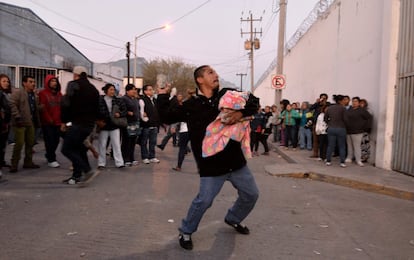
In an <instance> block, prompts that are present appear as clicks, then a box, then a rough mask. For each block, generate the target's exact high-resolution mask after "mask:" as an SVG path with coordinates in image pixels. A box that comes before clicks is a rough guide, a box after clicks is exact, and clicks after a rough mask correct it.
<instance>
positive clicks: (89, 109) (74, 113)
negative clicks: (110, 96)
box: [61, 78, 99, 126]
mask: <svg viewBox="0 0 414 260" xmlns="http://www.w3.org/2000/svg"><path fill="white" fill-rule="evenodd" d="M61 108H62V114H61V117H62V122H63V123H67V122H72V123H73V124H77V125H84V126H93V125H94V124H95V120H96V119H97V118H98V115H99V92H98V90H97V89H96V88H95V86H94V85H92V84H91V83H90V82H89V81H88V79H87V78H80V79H77V80H73V81H70V82H69V83H68V87H67V88H66V95H64V96H63V97H62V105H61Z"/></svg>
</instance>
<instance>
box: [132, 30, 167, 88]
mask: <svg viewBox="0 0 414 260" xmlns="http://www.w3.org/2000/svg"><path fill="white" fill-rule="evenodd" d="M165 28H167V25H164V26H160V27H157V28H154V29H151V30H149V31H146V32H144V33H141V34H140V35H138V36H135V38H134V48H135V51H134V85H135V86H136V84H137V83H136V78H137V41H138V39H139V38H142V37H144V36H145V35H147V34H149V33H152V32H154V31H158V30H162V29H165Z"/></svg>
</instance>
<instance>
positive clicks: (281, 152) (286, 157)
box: [269, 145, 297, 163]
mask: <svg viewBox="0 0 414 260" xmlns="http://www.w3.org/2000/svg"><path fill="white" fill-rule="evenodd" d="M269 146H271V145H269ZM272 146H273V148H274V151H275V152H276V153H278V154H279V155H280V156H281V157H282V158H283V159H285V161H287V162H288V163H297V162H296V161H295V160H293V159H292V158H291V157H290V156H289V155H287V154H286V153H284V152H283V151H282V150H281V149H280V148H279V147H278V146H276V145H272Z"/></svg>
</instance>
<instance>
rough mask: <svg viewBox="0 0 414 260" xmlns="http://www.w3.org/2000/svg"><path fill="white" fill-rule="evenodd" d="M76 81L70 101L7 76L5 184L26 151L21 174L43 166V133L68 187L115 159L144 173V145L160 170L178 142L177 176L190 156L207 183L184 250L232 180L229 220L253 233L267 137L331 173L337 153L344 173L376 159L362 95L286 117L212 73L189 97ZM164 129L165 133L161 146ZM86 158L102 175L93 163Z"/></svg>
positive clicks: (78, 75)
mask: <svg viewBox="0 0 414 260" xmlns="http://www.w3.org/2000/svg"><path fill="white" fill-rule="evenodd" d="M73 75H74V77H73V81H70V82H69V83H68V85H67V88H66V93H65V94H64V95H62V93H61V86H60V83H59V80H58V78H56V77H55V76H53V75H47V76H46V78H45V80H44V82H45V86H44V88H43V89H41V90H39V91H37V90H36V89H35V78H34V77H33V76H24V77H23V80H22V87H21V88H18V89H13V91H12V88H11V86H10V79H9V77H8V76H7V75H5V74H1V75H0V86H1V87H0V130H1V131H0V177H1V176H2V175H1V167H9V171H10V172H11V173H15V172H17V171H18V170H19V161H20V158H21V150H22V149H23V146H24V147H25V156H24V161H23V168H26V169H35V168H39V167H40V166H39V165H38V164H36V163H35V162H33V146H34V144H35V137H36V132H37V129H41V131H42V132H43V137H44V144H45V151H46V153H45V159H46V161H47V165H48V167H52V168H56V167H59V166H60V163H59V162H58V161H57V158H56V150H57V147H58V145H59V143H60V140H61V138H62V139H63V143H62V148H61V152H62V154H63V155H64V156H65V157H67V158H68V159H69V160H70V162H71V163H72V175H71V176H70V177H69V178H67V179H65V180H63V182H64V183H67V184H70V185H73V184H77V183H80V184H82V183H87V182H89V181H91V180H92V179H94V178H95V177H96V176H97V175H98V174H99V172H100V171H99V170H102V169H105V168H106V167H107V156H108V152H109V155H111V156H112V157H113V159H114V164H115V166H116V167H118V168H123V167H132V166H134V165H137V164H138V160H137V159H136V155H135V147H136V145H137V144H138V145H139V146H140V150H141V160H142V162H143V163H144V164H150V163H159V162H160V160H159V159H158V158H157V157H156V150H155V147H158V148H159V149H161V150H164V148H165V146H166V144H167V142H168V140H169V139H170V138H171V137H172V138H173V139H174V145H175V146H178V147H179V151H178V156H177V164H176V166H175V167H173V170H175V171H181V167H182V164H183V160H184V157H185V155H186V154H188V153H189V152H192V153H193V155H194V158H195V161H196V164H197V169H198V172H199V175H200V187H199V192H198V194H197V196H196V197H195V198H194V200H193V201H192V203H191V205H190V208H189V209H188V214H187V216H186V217H185V218H184V219H183V220H182V223H181V226H180V228H179V244H180V246H181V247H183V248H184V249H187V250H191V249H192V248H193V242H192V239H191V235H192V233H194V232H195V231H197V228H198V225H199V223H200V221H201V218H202V217H203V215H204V213H205V211H206V210H207V209H208V208H209V207H210V206H211V205H212V203H213V200H214V198H215V197H216V195H217V194H218V193H219V192H220V190H221V188H222V186H223V184H224V182H225V181H230V182H231V183H232V185H233V187H234V188H236V189H237V192H238V196H239V197H238V199H237V200H236V202H235V203H234V205H233V206H232V207H231V208H230V209H229V210H228V212H227V214H226V216H225V218H224V222H225V223H226V224H228V225H230V226H231V227H232V228H234V229H235V231H237V232H238V233H240V234H244V235H247V234H249V233H250V230H249V229H248V228H247V226H245V225H242V224H241V222H242V221H243V220H244V219H245V218H246V217H247V215H248V214H249V213H250V211H251V210H252V209H253V208H254V205H255V203H256V201H257V199H258V195H259V191H258V188H257V186H256V183H255V180H254V177H253V175H252V174H251V172H250V170H249V168H248V167H247V164H246V158H250V157H252V156H259V153H258V149H259V145H260V143H261V144H262V145H263V147H264V152H263V153H262V155H269V145H268V139H269V137H270V136H272V142H274V143H276V142H280V146H284V147H285V149H291V148H292V149H293V150H296V149H297V146H298V145H299V148H300V149H307V150H309V151H312V150H313V156H314V157H317V158H318V159H319V160H320V161H325V163H326V165H331V163H332V157H333V155H334V154H337V155H339V158H340V165H341V167H345V166H346V165H345V163H349V162H352V161H353V160H355V162H356V163H357V164H358V165H360V166H363V162H364V161H366V160H367V159H368V156H369V150H368V148H369V132H370V130H371V124H372V116H371V114H370V113H369V112H368V110H367V105H368V103H367V101H366V100H363V99H360V98H359V97H353V98H352V105H349V102H350V99H349V97H347V96H343V95H335V96H334V98H333V99H334V101H335V103H334V104H330V103H329V102H328V101H327V100H328V96H327V94H321V95H320V97H319V98H318V99H317V101H316V102H315V103H314V104H312V105H310V104H309V102H303V103H302V104H299V103H298V102H294V103H290V102H289V101H288V100H282V101H281V102H280V104H279V105H280V107H279V109H278V107H277V106H276V105H273V106H266V107H264V108H263V109H262V108H261V107H260V105H259V99H258V98H256V97H255V96H253V95H252V94H251V93H247V92H240V91H236V90H232V89H225V88H224V89H219V80H218V75H217V73H216V72H215V71H214V69H212V68H211V67H210V66H208V65H203V66H200V67H198V68H197V69H196V70H195V71H194V80H195V83H196V88H195V89H194V88H193V89H189V90H188V93H187V96H186V97H184V96H183V94H181V93H176V90H175V89H174V88H173V89H172V90H171V89H170V87H169V86H158V89H157V95H156V94H155V89H154V86H152V85H144V86H143V88H142V90H143V93H142V95H139V93H138V91H137V88H136V87H135V86H134V85H132V84H128V85H126V86H125V95H123V96H118V95H117V92H116V88H115V86H114V85H113V84H109V83H108V84H106V85H105V86H104V87H103V88H102V91H103V93H104V94H103V95H100V94H99V92H98V90H97V89H96V88H95V86H93V85H92V84H91V83H90V82H89V80H88V77H87V71H86V69H85V68H84V67H82V66H76V67H75V68H74V70H73ZM162 126H164V127H165V129H168V130H167V131H166V136H165V137H164V138H163V141H162V142H161V143H160V144H158V145H157V135H158V133H159V129H160V128H161V127H162ZM10 132H12V133H13V136H14V142H15V145H14V147H13V152H12V155H11V164H10V165H9V164H7V163H6V161H5V148H6V146H7V140H8V138H9V135H10ZM174 136H175V137H174ZM94 140H97V142H98V144H97V145H96V147H98V149H97V150H95V145H94V144H93V142H94ZM189 143H191V149H190V147H189ZM367 144H368V145H367ZM88 151H91V152H92V154H93V156H94V157H95V158H96V160H97V167H98V170H95V169H93V167H92V166H91V164H90V163H89V159H88V154H87V153H88Z"/></svg>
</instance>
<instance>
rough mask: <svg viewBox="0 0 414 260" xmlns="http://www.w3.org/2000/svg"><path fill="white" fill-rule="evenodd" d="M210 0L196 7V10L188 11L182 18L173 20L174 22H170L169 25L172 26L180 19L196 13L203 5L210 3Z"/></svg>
mask: <svg viewBox="0 0 414 260" xmlns="http://www.w3.org/2000/svg"><path fill="white" fill-rule="evenodd" d="M210 1H211V0H207V1H205V2H204V3H202V4H201V5H199V6H197V7H196V8H194V9H192V10H190V11H189V12H187V13H185V14H183V15H182V16H180V17H178V18H177V19H175V20H174V21H172V22H171V23H170V24H171V25H173V24H175V23H176V22H178V21H180V20H181V19H184V18H185V17H186V16H189V15H190V14H192V13H194V12H195V11H197V10H198V9H200V8H201V7H203V6H204V5H206V4H207V3H208V2H210Z"/></svg>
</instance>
